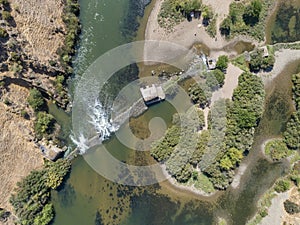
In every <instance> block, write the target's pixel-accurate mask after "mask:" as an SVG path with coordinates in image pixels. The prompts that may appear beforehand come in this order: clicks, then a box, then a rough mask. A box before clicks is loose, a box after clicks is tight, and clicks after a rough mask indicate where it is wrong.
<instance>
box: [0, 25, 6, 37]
mask: <svg viewBox="0 0 300 225" xmlns="http://www.w3.org/2000/svg"><path fill="white" fill-rule="evenodd" d="M7 37H8V33H7V31H6V30H5V29H4V28H2V27H0V38H7Z"/></svg>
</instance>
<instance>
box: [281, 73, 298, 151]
mask: <svg viewBox="0 0 300 225" xmlns="http://www.w3.org/2000/svg"><path fill="white" fill-rule="evenodd" d="M292 81H293V99H294V102H295V104H296V112H294V113H293V114H292V116H291V118H290V120H289V121H288V123H287V125H286V131H285V132H284V134H283V135H284V141H285V143H286V144H287V146H288V147H289V148H290V149H299V147H300V105H299V102H300V95H299V93H300V85H299V83H300V74H295V75H293V77H292Z"/></svg>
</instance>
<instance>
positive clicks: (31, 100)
mask: <svg viewBox="0 0 300 225" xmlns="http://www.w3.org/2000/svg"><path fill="white" fill-rule="evenodd" d="M27 101H28V104H29V105H30V106H31V107H32V109H33V110H34V111H35V112H37V111H40V110H42V109H43V107H44V106H45V101H44V99H43V96H42V94H41V92H40V91H39V90H37V89H35V88H33V89H31V90H30V92H29V97H28V98H27Z"/></svg>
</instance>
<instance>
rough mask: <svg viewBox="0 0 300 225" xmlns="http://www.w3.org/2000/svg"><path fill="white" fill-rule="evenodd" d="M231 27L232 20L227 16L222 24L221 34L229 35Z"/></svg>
mask: <svg viewBox="0 0 300 225" xmlns="http://www.w3.org/2000/svg"><path fill="white" fill-rule="evenodd" d="M230 27H231V20H230V18H228V17H226V18H225V19H224V20H223V21H222V23H221V25H220V32H221V34H222V35H225V36H229V35H230Z"/></svg>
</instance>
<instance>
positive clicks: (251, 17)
mask: <svg viewBox="0 0 300 225" xmlns="http://www.w3.org/2000/svg"><path fill="white" fill-rule="evenodd" d="M261 10H262V3H261V1H260V0H253V1H252V2H251V3H250V5H248V6H247V7H246V9H245V11H244V14H243V20H244V22H245V23H246V24H247V25H250V26H254V25H255V24H256V23H257V22H258V21H259V16H260V13H261Z"/></svg>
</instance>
